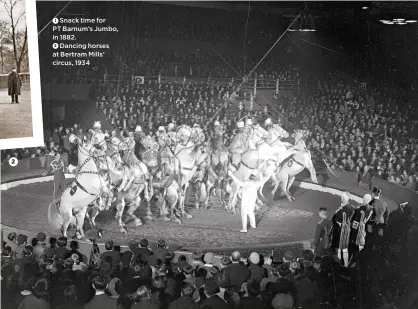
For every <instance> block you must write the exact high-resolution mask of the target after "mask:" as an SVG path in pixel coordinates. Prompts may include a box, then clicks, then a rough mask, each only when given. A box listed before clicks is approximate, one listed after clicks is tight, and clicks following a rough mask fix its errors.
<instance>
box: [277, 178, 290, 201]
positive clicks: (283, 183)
mask: <svg viewBox="0 0 418 309" xmlns="http://www.w3.org/2000/svg"><path fill="white" fill-rule="evenodd" d="M283 178H284V179H283V181H282V182H281V183H280V187H281V189H282V190H283V192H284V194H286V197H287V199H288V200H289V202H291V203H292V202H293V197H292V195H291V194H290V193H289V191H288V190H287V185H288V183H289V178H290V177H289V176H286V177H283Z"/></svg>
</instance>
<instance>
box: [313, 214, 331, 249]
mask: <svg viewBox="0 0 418 309" xmlns="http://www.w3.org/2000/svg"><path fill="white" fill-rule="evenodd" d="M319 217H320V218H321V220H320V221H319V222H318V224H317V225H316V230H315V238H314V243H313V245H314V252H315V255H316V256H317V257H322V256H324V255H328V254H330V253H331V252H330V251H332V250H330V239H329V234H330V231H331V228H332V221H331V220H330V219H328V217H327V209H326V208H325V207H321V208H319Z"/></svg>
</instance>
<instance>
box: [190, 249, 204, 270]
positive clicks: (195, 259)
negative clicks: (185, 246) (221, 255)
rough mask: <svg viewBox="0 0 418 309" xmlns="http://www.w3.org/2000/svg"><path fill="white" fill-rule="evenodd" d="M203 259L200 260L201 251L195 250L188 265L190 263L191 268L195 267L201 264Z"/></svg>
mask: <svg viewBox="0 0 418 309" xmlns="http://www.w3.org/2000/svg"><path fill="white" fill-rule="evenodd" d="M203 264H204V263H203V261H202V252H200V251H195V252H193V254H192V262H191V263H190V265H192V267H193V269H197V268H198V267H199V266H201V265H203Z"/></svg>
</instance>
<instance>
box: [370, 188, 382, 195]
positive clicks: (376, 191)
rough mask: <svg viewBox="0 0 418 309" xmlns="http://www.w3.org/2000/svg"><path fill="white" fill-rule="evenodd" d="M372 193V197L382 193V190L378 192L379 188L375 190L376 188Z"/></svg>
mask: <svg viewBox="0 0 418 309" xmlns="http://www.w3.org/2000/svg"><path fill="white" fill-rule="evenodd" d="M372 193H373V194H374V195H380V194H381V193H382V190H380V189H379V188H377V187H374V188H373V191H372Z"/></svg>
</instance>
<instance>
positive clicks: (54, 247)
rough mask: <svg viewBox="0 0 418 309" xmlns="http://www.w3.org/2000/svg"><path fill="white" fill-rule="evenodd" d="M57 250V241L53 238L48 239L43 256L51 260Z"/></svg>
mask: <svg viewBox="0 0 418 309" xmlns="http://www.w3.org/2000/svg"><path fill="white" fill-rule="evenodd" d="M56 250H57V239H56V238H55V237H50V238H49V248H47V249H46V250H45V252H44V253H45V256H46V257H47V258H49V259H50V258H53V257H54V256H55V253H56Z"/></svg>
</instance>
